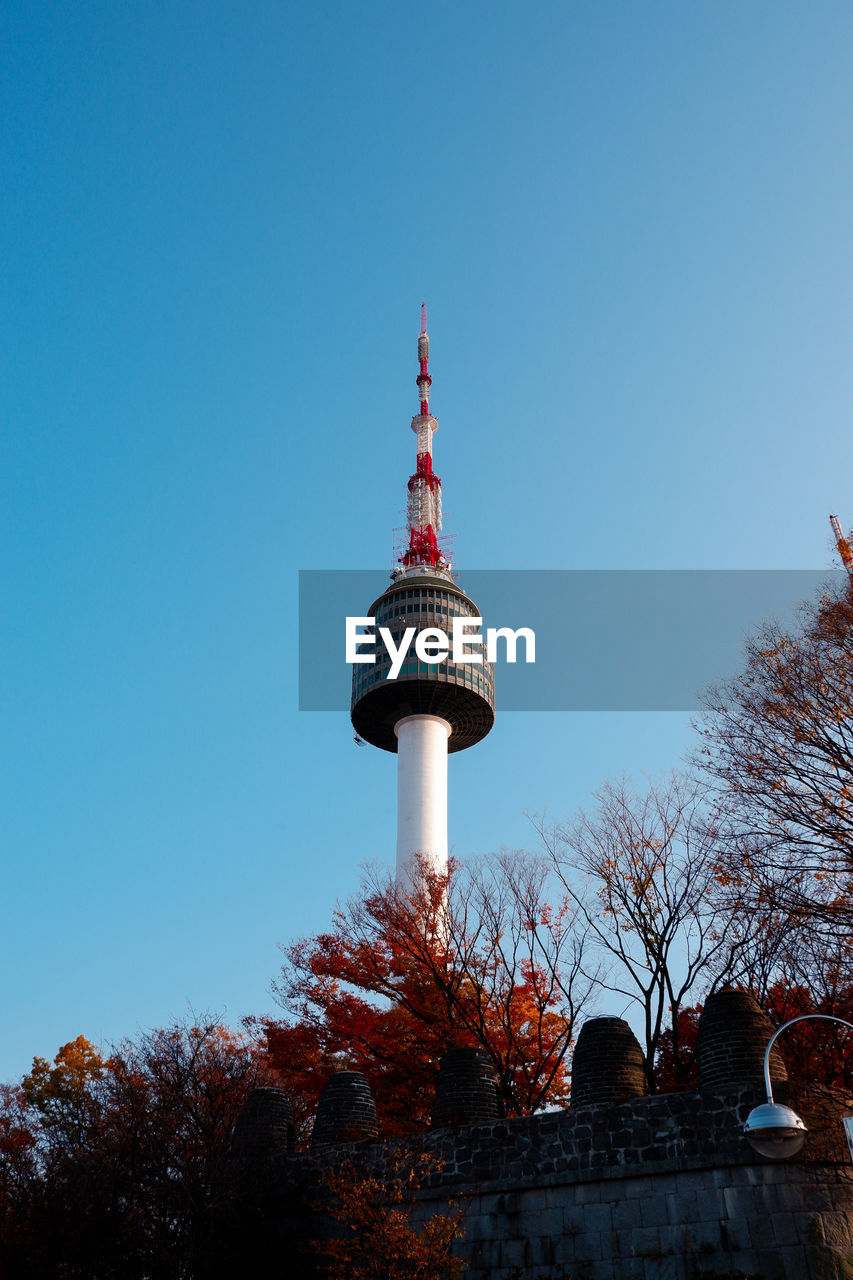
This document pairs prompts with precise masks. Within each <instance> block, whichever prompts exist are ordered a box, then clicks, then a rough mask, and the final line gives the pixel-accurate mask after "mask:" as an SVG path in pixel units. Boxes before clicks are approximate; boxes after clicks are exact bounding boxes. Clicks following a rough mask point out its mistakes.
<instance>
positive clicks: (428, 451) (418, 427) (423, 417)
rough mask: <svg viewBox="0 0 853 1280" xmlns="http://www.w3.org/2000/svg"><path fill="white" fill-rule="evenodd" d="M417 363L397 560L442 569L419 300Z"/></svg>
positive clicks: (424, 330) (429, 383) (423, 316)
mask: <svg viewBox="0 0 853 1280" xmlns="http://www.w3.org/2000/svg"><path fill="white" fill-rule="evenodd" d="M418 365H419V366H420V368H419V372H418V376H417V384H418V396H419V399H420V413H418V414H416V415H415V417H414V418H412V430H413V431H414V433H415V435H416V436H417V438H418V452H417V462H416V464H415V470H414V472H413V474H412V475H410V476H409V486H408V487H409V497H408V501H407V502H406V523H407V525H408V534H409V545H408V548H407V550H406V551H405V552H404V553H403V555H401V556H400V563H401V564H404V565H405V566H406V568H407V569H410V568H412V566H413V565H418V564H420V565H429V566H431V567H432V568H433V569H442V568H444V567H445V565H446V561H445V558H444V556H443V554H442V552H441V550H440V549H439V545H438V534H439V532H440V530H441V480H440V479H439V477H438V476H437V475H436V474H435V472H434V471H433V469H432V437H433V435H434V434H435V432H436V431H437V430H438V423H437V422H436V420H435V418H434V417H433V416H432V414H431V413H430V411H429V389H430V387H431V386H432V378H431V377H430V373H429V334H428V333H427V312H426V303H425V302H422V303H421V331H420V333H419V334H418Z"/></svg>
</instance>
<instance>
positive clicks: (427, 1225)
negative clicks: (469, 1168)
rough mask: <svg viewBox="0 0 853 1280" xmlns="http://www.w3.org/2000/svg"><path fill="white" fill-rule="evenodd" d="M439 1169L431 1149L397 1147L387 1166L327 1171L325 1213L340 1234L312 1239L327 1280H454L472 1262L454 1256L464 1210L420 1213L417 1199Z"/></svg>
mask: <svg viewBox="0 0 853 1280" xmlns="http://www.w3.org/2000/svg"><path fill="white" fill-rule="evenodd" d="M440 1168H441V1162H440V1161H439V1159H438V1158H437V1157H436V1156H435V1155H433V1154H432V1153H430V1152H423V1151H412V1150H409V1149H406V1148H403V1147H398V1146H393V1147H391V1148H390V1149H389V1150H388V1151H386V1152H385V1153H384V1155H383V1157H382V1163H381V1165H378V1166H374V1167H365V1165H364V1164H356V1163H355V1162H354V1161H352V1160H344V1161H342V1162H338V1163H336V1164H335V1165H334V1166H332V1167H329V1168H328V1169H326V1171H325V1172H324V1174H323V1176H322V1180H321V1182H322V1186H323V1190H324V1192H325V1196H324V1201H323V1204H322V1208H323V1210H324V1212H325V1213H326V1214H328V1216H329V1217H330V1218H332V1220H333V1221H334V1222H335V1223H336V1224H337V1228H338V1230H337V1232H336V1234H334V1235H330V1236H327V1237H325V1238H324V1239H321V1240H315V1241H313V1242H312V1246H311V1252H312V1255H313V1257H314V1258H315V1259H317V1261H318V1262H319V1264H320V1268H321V1270H322V1273H323V1274H324V1275H326V1276H327V1277H328V1280H403V1278H404V1277H405V1280H453V1277H455V1276H460V1275H461V1274H462V1272H463V1271H464V1270H465V1269H466V1266H467V1264H466V1263H465V1262H464V1261H463V1260H462V1259H460V1258H457V1257H455V1256H454V1253H453V1242H454V1240H456V1239H458V1238H459V1237H460V1236H461V1235H463V1234H464V1233H463V1230H462V1218H463V1210H462V1209H461V1208H460V1207H458V1206H457V1205H456V1204H454V1203H452V1202H450V1203H448V1204H447V1205H446V1206H445V1208H444V1210H443V1211H438V1212H434V1213H430V1214H427V1215H423V1214H420V1215H419V1214H418V1212H417V1194H418V1191H419V1190H420V1189H421V1187H423V1186H424V1185H425V1183H426V1180H427V1178H429V1177H430V1176H431V1175H432V1174H434V1173H436V1172H438V1171H439V1170H440Z"/></svg>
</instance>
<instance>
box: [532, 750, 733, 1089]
mask: <svg viewBox="0 0 853 1280" xmlns="http://www.w3.org/2000/svg"><path fill="white" fill-rule="evenodd" d="M595 798H596V800H597V807H596V808H595V809H594V810H592V811H591V812H584V811H581V812H580V813H579V814H577V815H576V816H575V817H574V818H573V819H572V820H571V821H569V822H568V823H564V824H561V825H557V826H556V827H552V828H548V827H546V826H545V824H544V823H540V824H539V830H540V835H541V837H542V839H543V840H544V843H545V847H546V849H547V850H548V852H549V855H550V857H551V861H552V865H553V868H554V871H555V873H556V875H557V877H558V878H559V881H560V882H561V884H562V885H563V887H564V889H565V892H566V894H567V896H568V898H569V900H570V901H571V903H572V904H573V905H574V907H575V908H576V910H577V912H578V913H579V915H580V918H581V919H582V920H583V924H584V927H585V930H586V932H587V936H588V939H589V940H590V942H591V944H592V946H591V949H590V950H591V952H592V954H594V955H595V956H596V957H597V958H598V959H599V960H600V961H601V962H602V964H603V966H604V971H603V973H601V974H600V976H599V977H598V981H599V983H600V985H601V986H602V987H603V989H604V990H606V991H610V992H612V993H613V994H614V995H617V996H619V997H620V998H621V999H622V1000H623V1001H627V1002H630V1003H632V1004H635V1005H636V1006H638V1008H639V1012H640V1016H641V1018H642V1041H641V1043H642V1045H643V1049H644V1054H645V1060H646V1075H647V1081H648V1087H649V1090H650V1092H653V1091H654V1089H655V1087H656V1082H655V1073H654V1063H655V1056H656V1054H657V1051H658V1047H659V1045H660V1043H661V1037H662V1035H663V1033H664V1030H666V1031H667V1033H668V1038H669V1045H670V1055H671V1066H672V1072H673V1074H674V1078H675V1080H676V1081H677V1083H678V1085H679V1087H681V1088H684V1087H686V1085H687V1084H688V1083H689V1078H690V1070H689V1062H688V1061H686V1060H685V1059H684V1058H683V1057H682V1054H681V1052H680V1047H679V1041H680V1036H681V1030H682V1019H681V1017H680V1014H681V1010H682V1009H683V1007H684V1006H685V1004H686V1002H687V1000H688V998H689V997H690V996H691V994H692V995H693V997H694V999H695V996H696V994H704V992H705V990H707V989H708V988H710V987H712V986H713V985H714V983H715V982H719V981H721V980H722V979H723V978H724V976H725V975H726V973H727V972H728V971H729V970H730V968H731V965H732V963H733V959H734V957H735V956H736V955H737V953H738V950H739V948H740V946H741V945H742V943H743V938H742V937H741V936H739V935H737V934H735V933H732V932H730V931H729V930H728V929H727V928H726V924H727V921H725V920H724V919H722V918H721V915H720V910H719V908H718V902H717V887H718V875H719V853H718V844H717V832H716V825H715V822H714V820H713V817H712V814H711V812H710V809H709V806H708V804H707V797H706V789H705V788H704V787H703V786H702V785H701V784H699V783H697V782H695V781H693V780H691V779H689V778H687V777H685V776H681V775H678V774H673V775H672V776H671V777H669V778H667V779H664V780H663V781H661V782H657V783H649V785H648V786H647V788H646V789H645V790H644V791H636V790H634V789H633V788H632V787H631V786H630V784H629V783H627V782H625V781H623V782H619V783H611V784H608V785H606V786H605V787H603V788H602V790H601V791H599V792H598V793H597V795H596V797H595Z"/></svg>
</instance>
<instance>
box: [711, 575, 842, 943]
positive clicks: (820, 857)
mask: <svg viewBox="0 0 853 1280" xmlns="http://www.w3.org/2000/svg"><path fill="white" fill-rule="evenodd" d="M851 624H853V590H851V589H847V590H846V591H845V592H844V593H842V594H841V595H839V596H836V597H832V596H824V597H823V598H822V599H821V600H820V601H818V602H817V603H814V604H809V605H805V606H804V607H803V609H802V611H801V617H800V625H799V627H798V628H796V629H787V628H785V627H783V626H781V625H780V624H779V623H778V622H768V623H766V624H765V625H764V626H763V627H761V628H760V630H759V631H758V632H757V633H756V635H755V636H754V637H752V639H751V640H750V641H749V642H748V644H747V647H746V661H745V665H744V668H743V670H742V671H741V672H740V673H739V674H738V675H736V676H734V677H733V678H731V679H730V680H727V681H725V682H723V683H722V684H721V685H720V686H718V687H717V688H716V689H713V690H711V691H710V692H709V693H708V694H707V695H706V698H705V712H704V719H703V721H702V724H701V726H700V728H701V732H702V747H701V751H700V753H699V764H700V766H701V767H702V768H703V769H704V771H705V772H706V774H707V775H708V776H709V777H710V778H711V780H712V782H713V784H714V785H715V786H716V787H717V789H718V801H719V806H720V809H721V811H723V812H725V813H726V814H727V819H728V821H727V824H726V828H725V829H724V831H723V834H724V835H725V837H726V842H727V852H728V867H729V873H730V875H731V876H732V877H733V879H734V880H735V881H736V883H737V887H738V890H739V892H740V894H741V896H742V898H743V900H744V901H746V902H748V904H749V909H760V910H766V909H768V908H771V909H773V910H778V911H781V912H782V913H783V914H784V915H786V916H787V918H788V920H789V922H791V923H795V924H797V927H799V928H803V929H809V928H811V929H814V928H819V929H820V930H821V931H822V932H824V933H826V932H827V931H829V932H834V933H835V934H836V935H837V936H839V937H841V936H847V935H849V933H850V931H851V924H853V625H851Z"/></svg>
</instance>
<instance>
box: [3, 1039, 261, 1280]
mask: <svg viewBox="0 0 853 1280" xmlns="http://www.w3.org/2000/svg"><path fill="white" fill-rule="evenodd" d="M257 1076H258V1065H257V1055H256V1053H255V1050H254V1045H253V1044H252V1043H251V1041H250V1040H248V1039H247V1038H246V1037H244V1036H237V1035H235V1034H234V1033H232V1032H230V1031H229V1030H228V1029H227V1028H224V1027H222V1026H220V1025H219V1024H218V1023H216V1022H214V1021H207V1022H203V1023H201V1024H194V1025H188V1026H183V1025H178V1026H174V1027H170V1028H167V1029H163V1030H158V1031H153V1032H151V1033H149V1034H148V1035H144V1036H142V1037H140V1038H139V1039H138V1040H137V1041H136V1042H125V1043H123V1044H121V1045H119V1046H116V1047H114V1048H113V1049H111V1050H110V1052H109V1053H108V1054H104V1053H102V1052H101V1051H100V1050H98V1049H97V1048H96V1047H95V1046H93V1045H92V1044H90V1043H89V1041H87V1040H86V1039H85V1038H84V1037H82V1036H80V1037H78V1038H77V1039H76V1040H74V1041H71V1042H70V1043H69V1044H66V1045H63V1046H62V1048H61V1049H60V1050H59V1052H58V1053H57V1054H56V1056H55V1058H54V1059H53V1062H52V1063H50V1062H48V1061H46V1060H45V1059H43V1058H36V1059H35V1060H34V1062H33V1067H32V1070H31V1071H30V1072H29V1073H28V1074H27V1075H26V1076H25V1077H24V1080H23V1082H22V1084H21V1086H20V1088H19V1089H18V1090H11V1091H10V1090H7V1091H6V1094H5V1097H4V1098H3V1099H0V1101H3V1102H4V1106H3V1111H2V1113H0V1192H2V1193H3V1195H4V1201H3V1202H2V1204H0V1230H2V1232H3V1235H2V1237H0V1243H1V1244H2V1250H3V1254H2V1256H3V1265H4V1270H3V1275H4V1276H5V1275H8V1276H21V1277H26V1278H27V1280H36V1278H39V1277H48V1276H49V1277H65V1276H67V1277H78V1276H79V1277H86V1280H113V1278H114V1277H115V1280H119V1278H120V1280H135V1278H137V1277H138V1278H139V1280H143V1278H144V1280H178V1277H189V1276H198V1277H202V1276H207V1275H212V1274H214V1273H215V1268H216V1266H217V1265H218V1255H217V1244H216V1237H217V1223H218V1220H219V1218H220V1216H221V1214H222V1213H223V1211H224V1210H225V1209H226V1208H227V1206H228V1204H229V1203H230V1199H231V1197H232V1195H233V1187H232V1185H231V1183H230V1182H229V1179H228V1176H227V1168H226V1165H227V1159H228V1152H229V1147H230V1140H231V1131H232V1128H233V1125H234V1121H235V1119H236V1116H237V1114H238V1113H239V1110H240V1108H241V1107H242V1105H243V1102H244V1101H245V1098H246V1096H247V1095H248V1092H249V1090H250V1089H251V1088H252V1087H253V1086H254V1084H255V1081H256V1079H257Z"/></svg>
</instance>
